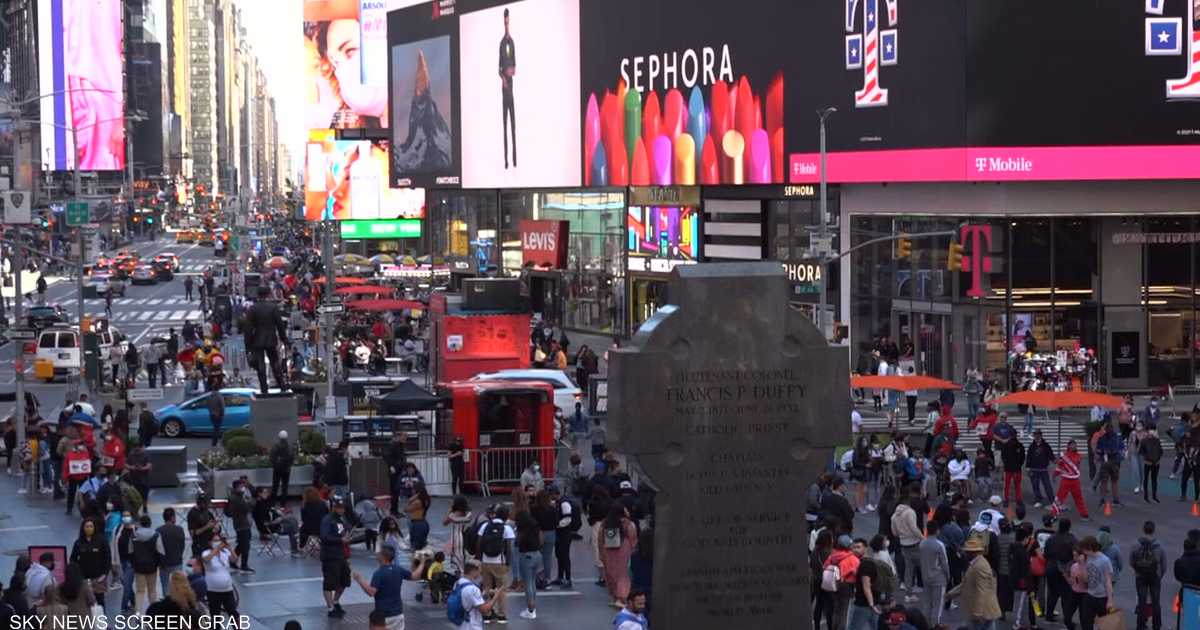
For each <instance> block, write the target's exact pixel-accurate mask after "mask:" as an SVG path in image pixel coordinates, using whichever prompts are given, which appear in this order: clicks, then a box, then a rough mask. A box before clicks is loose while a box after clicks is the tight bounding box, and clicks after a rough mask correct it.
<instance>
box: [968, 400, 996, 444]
mask: <svg viewBox="0 0 1200 630" xmlns="http://www.w3.org/2000/svg"><path fill="white" fill-rule="evenodd" d="M999 420H1000V417H999V416H998V415H997V414H996V408H995V407H993V406H992V405H990V404H989V405H987V406H985V407H984V408H983V411H982V412H981V413H979V414H978V415H976V416H975V419H974V420H972V421H971V424H970V425H968V427H967V428H968V429H970V430H971V431H974V432H975V435H978V436H979V441H980V442H981V443H982V444H983V449H984V450H985V451H987V452H988V454H989V455H991V454H992V439H993V437H992V427H994V426H996V423H997V422H998V421H999Z"/></svg>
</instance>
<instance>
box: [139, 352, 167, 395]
mask: <svg viewBox="0 0 1200 630" xmlns="http://www.w3.org/2000/svg"><path fill="white" fill-rule="evenodd" d="M160 354H161V351H160V350H159V349H158V346H156V345H154V343H153V342H151V343H150V344H148V345H147V346H146V351H145V352H143V353H142V361H143V362H144V363H145V364H146V380H147V383H148V384H149V386H150V389H154V386H155V383H157V382H158V381H157V379H158V373H159V363H158V358H159V356H160ZM163 384H164V385H165V384H166V383H163Z"/></svg>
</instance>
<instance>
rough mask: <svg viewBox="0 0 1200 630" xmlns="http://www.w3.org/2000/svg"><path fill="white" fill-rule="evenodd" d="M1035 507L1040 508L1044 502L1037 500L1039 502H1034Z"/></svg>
mask: <svg viewBox="0 0 1200 630" xmlns="http://www.w3.org/2000/svg"><path fill="white" fill-rule="evenodd" d="M1033 507H1035V508H1040V507H1042V502H1041V501H1037V502H1035V503H1034V504H1033Z"/></svg>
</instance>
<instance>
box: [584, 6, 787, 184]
mask: <svg viewBox="0 0 1200 630" xmlns="http://www.w3.org/2000/svg"><path fill="white" fill-rule="evenodd" d="M803 4H808V3H785V2H779V3H773V4H772V7H771V9H772V10H770V11H759V10H747V7H745V6H743V5H739V4H737V3H729V2H723V1H720V0H661V1H658V2H649V3H648V2H644V1H641V0H608V1H604V2H598V1H595V0H584V1H583V3H582V5H581V10H580V13H581V16H580V23H581V24H582V25H584V28H583V29H582V30H581V35H580V39H581V49H582V52H581V71H580V73H581V78H580V83H581V95H582V100H581V107H582V112H583V114H582V120H583V147H582V158H583V168H582V169H581V170H582V175H583V180H584V184H585V185H588V186H625V185H639V186H640V185H659V186H669V185H696V184H768V183H782V182H784V181H785V179H786V170H785V169H786V164H785V161H784V160H785V157H786V153H785V148H786V133H787V132H786V131H785V127H786V126H785V124H784V106H785V101H786V98H785V96H786V93H785V79H786V81H787V83H786V85H787V86H791V85H792V82H793V81H794V80H795V79H794V77H792V76H785V75H786V72H785V71H786V69H787V68H788V66H797V64H798V63H799V62H798V60H796V59H795V54H794V53H793V50H794V48H795V46H794V44H795V41H796V40H798V39H800V38H799V37H798V36H792V35H791V34H790V32H791V30H792V25H803V22H802V21H801V19H800V6H801V5H803ZM785 32H787V33H789V34H788V35H783V34H782V33H785ZM787 98H790V97H787Z"/></svg>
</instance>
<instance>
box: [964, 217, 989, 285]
mask: <svg viewBox="0 0 1200 630" xmlns="http://www.w3.org/2000/svg"><path fill="white" fill-rule="evenodd" d="M958 242H960V243H962V245H963V249H964V250H965V251H964V253H963V257H962V265H963V272H964V273H968V274H970V275H971V288H970V289H967V295H968V296H970V297H979V298H981V297H983V274H985V273H991V272H992V257H991V252H992V226H990V225H976V224H970V223H969V224H967V225H964V226H962V229H961V231H960V232H959V237H958Z"/></svg>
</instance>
